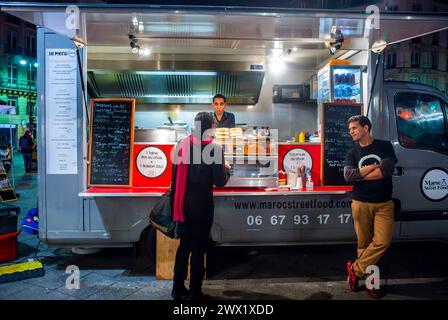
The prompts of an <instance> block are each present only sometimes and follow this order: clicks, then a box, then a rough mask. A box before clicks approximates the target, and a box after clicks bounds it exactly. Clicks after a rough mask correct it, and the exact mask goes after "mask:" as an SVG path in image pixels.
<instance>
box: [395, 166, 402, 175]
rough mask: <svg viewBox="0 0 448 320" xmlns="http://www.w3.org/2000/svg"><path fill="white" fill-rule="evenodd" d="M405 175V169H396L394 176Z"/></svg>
mask: <svg viewBox="0 0 448 320" xmlns="http://www.w3.org/2000/svg"><path fill="white" fill-rule="evenodd" d="M402 175H403V167H395V170H394V176H402Z"/></svg>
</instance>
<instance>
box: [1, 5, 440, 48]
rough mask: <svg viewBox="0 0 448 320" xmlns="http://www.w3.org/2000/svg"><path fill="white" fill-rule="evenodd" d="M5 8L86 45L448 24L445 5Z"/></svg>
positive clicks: (256, 38) (367, 34) (356, 42)
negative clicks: (426, 8)
mask: <svg viewBox="0 0 448 320" xmlns="http://www.w3.org/2000/svg"><path fill="white" fill-rule="evenodd" d="M1 10H2V11H4V12H7V13H9V14H12V15H14V16H17V17H19V18H21V19H23V20H26V21H28V22H30V23H33V24H36V25H38V26H42V27H46V28H48V29H51V30H53V31H55V32H57V33H60V34H63V35H65V36H67V37H69V38H71V39H78V40H79V41H80V42H82V43H84V44H86V45H88V46H89V47H91V46H93V47H95V46H101V47H127V48H129V38H128V35H129V34H130V33H134V34H136V35H137V36H138V38H139V39H142V40H141V41H143V42H148V43H151V46H153V47H154V46H155V47H157V46H160V47H165V48H166V47H171V48H189V49H190V50H193V51H194V48H205V47H206V48H210V50H213V49H217V50H222V49H229V50H234V49H252V50H256V49H259V50H266V49H285V48H293V47H294V48H298V49H310V50H325V51H326V52H328V47H329V43H330V42H331V41H333V40H332V35H334V33H332V32H331V31H332V30H333V31H334V30H336V29H339V30H341V31H342V34H343V36H344V39H345V41H344V43H343V45H342V49H345V50H368V49H370V48H371V47H372V44H373V43H374V42H375V41H378V40H385V41H386V42H387V43H395V42H399V41H402V40H404V39H411V38H414V37H419V36H421V35H425V34H429V33H433V32H438V31H442V30H445V29H447V28H448V14H447V13H419V12H378V14H379V19H377V18H378V17H377V16H372V13H370V12H369V13H365V12H362V11H346V10H320V9H290V8H287V9H277V8H248V7H210V6H168V5H166V6H164V5H117V4H77V5H76V6H67V5H66V4H53V3H52V4H50V3H17V2H15V3H14V2H11V3H4V4H2V5H1ZM78 17H79V19H77V18H78ZM371 17H374V20H370V18H371ZM76 21H79V24H78V25H77V24H76ZM367 21H370V22H371V23H370V28H369V22H367ZM332 28H333V29H332ZM173 50H174V49H173Z"/></svg>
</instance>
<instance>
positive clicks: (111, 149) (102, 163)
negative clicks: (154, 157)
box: [88, 99, 135, 186]
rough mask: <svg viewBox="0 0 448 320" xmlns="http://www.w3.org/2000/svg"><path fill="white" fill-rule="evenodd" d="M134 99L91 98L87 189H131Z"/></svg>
mask: <svg viewBox="0 0 448 320" xmlns="http://www.w3.org/2000/svg"><path fill="white" fill-rule="evenodd" d="M134 111H135V99H91V101H90V115H91V122H90V142H89V162H88V185H89V186H131V185H132V161H131V159H132V149H133V148H132V146H133V144H134Z"/></svg>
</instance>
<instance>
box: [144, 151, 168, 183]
mask: <svg viewBox="0 0 448 320" xmlns="http://www.w3.org/2000/svg"><path fill="white" fill-rule="evenodd" d="M167 164H168V159H167V158H166V155H165V153H163V151H162V150H160V149H159V148H156V147H147V148H144V149H143V150H141V151H140V152H139V153H138V156H137V169H138V171H139V172H140V173H141V174H142V175H144V176H145V177H147V178H157V177H160V176H161V175H162V174H163V173H164V172H165V170H166V168H167Z"/></svg>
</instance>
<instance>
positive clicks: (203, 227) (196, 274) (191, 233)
mask: <svg viewBox="0 0 448 320" xmlns="http://www.w3.org/2000/svg"><path fill="white" fill-rule="evenodd" d="M212 222H213V218H212V217H211V219H206V221H204V220H196V221H194V220H193V221H189V222H187V223H186V226H185V231H184V232H183V234H181V235H180V244H179V247H178V248H177V252H176V261H175V264H174V278H173V282H174V284H173V285H174V288H180V287H181V286H184V281H185V280H186V279H187V273H188V259H189V258H190V291H191V292H192V293H198V292H200V291H201V288H202V281H203V279H204V275H205V266H204V258H205V253H206V251H207V245H208V240H209V235H210V230H211V226H212ZM190 254H191V257H190Z"/></svg>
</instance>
